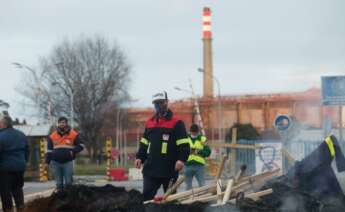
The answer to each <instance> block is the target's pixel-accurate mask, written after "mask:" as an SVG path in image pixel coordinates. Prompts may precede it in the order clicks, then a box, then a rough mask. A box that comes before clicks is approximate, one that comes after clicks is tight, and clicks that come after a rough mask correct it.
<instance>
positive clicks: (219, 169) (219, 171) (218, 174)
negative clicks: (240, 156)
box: [215, 155, 226, 181]
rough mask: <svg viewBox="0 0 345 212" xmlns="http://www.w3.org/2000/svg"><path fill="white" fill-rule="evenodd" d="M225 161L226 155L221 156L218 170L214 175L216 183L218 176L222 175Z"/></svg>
mask: <svg viewBox="0 0 345 212" xmlns="http://www.w3.org/2000/svg"><path fill="white" fill-rule="evenodd" d="M225 161H226V155H223V157H222V160H221V162H220V165H219V168H218V170H217V175H216V179H215V180H216V181H217V180H218V179H219V178H220V176H221V175H222V173H223V170H224V164H225Z"/></svg>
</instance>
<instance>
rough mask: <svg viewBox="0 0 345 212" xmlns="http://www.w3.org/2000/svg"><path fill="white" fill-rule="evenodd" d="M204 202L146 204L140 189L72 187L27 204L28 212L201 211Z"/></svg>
mask: <svg viewBox="0 0 345 212" xmlns="http://www.w3.org/2000/svg"><path fill="white" fill-rule="evenodd" d="M205 208H206V204H204V203H194V204H190V205H181V204H173V203H172V204H146V205H144V204H143V196H142V194H141V193H140V192H139V191H137V190H129V191H126V189H125V188H123V187H115V186H112V185H109V184H108V185H105V186H90V185H72V186H68V187H67V188H66V189H64V191H61V192H54V193H53V194H52V195H50V196H49V197H40V198H37V199H35V200H33V201H31V202H29V203H28V204H27V205H26V208H25V210H24V211H25V212H48V211H49V212H96V211H97V212H177V211H181V212H201V211H204V209H205Z"/></svg>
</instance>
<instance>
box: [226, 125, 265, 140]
mask: <svg viewBox="0 0 345 212" xmlns="http://www.w3.org/2000/svg"><path fill="white" fill-rule="evenodd" d="M233 128H236V129H237V139H238V140H240V139H246V140H256V139H258V138H259V137H260V136H259V133H258V132H257V130H256V129H255V127H254V126H253V125H252V124H250V123H249V124H239V123H235V124H234V125H233V126H232V127H231V128H230V129H229V131H228V133H227V134H226V136H225V141H226V142H227V143H231V138H232V129H233Z"/></svg>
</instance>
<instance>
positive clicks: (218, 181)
mask: <svg viewBox="0 0 345 212" xmlns="http://www.w3.org/2000/svg"><path fill="white" fill-rule="evenodd" d="M221 193H222V180H220V179H219V180H217V195H218V199H217V203H221V202H222V199H221V197H220V194H221Z"/></svg>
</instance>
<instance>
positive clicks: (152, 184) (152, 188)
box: [143, 175, 177, 201]
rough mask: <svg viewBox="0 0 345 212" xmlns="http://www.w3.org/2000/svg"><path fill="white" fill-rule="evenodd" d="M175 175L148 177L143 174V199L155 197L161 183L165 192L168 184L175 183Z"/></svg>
mask: <svg viewBox="0 0 345 212" xmlns="http://www.w3.org/2000/svg"><path fill="white" fill-rule="evenodd" d="M176 180H177V177H173V178H161V177H150V176H145V175H144V182H143V183H144V189H143V195H144V201H146V200H151V199H153V198H154V197H155V195H156V193H157V191H158V189H159V188H160V187H161V185H163V190H164V192H166V191H167V190H168V187H169V184H173V183H175V182H176Z"/></svg>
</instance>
